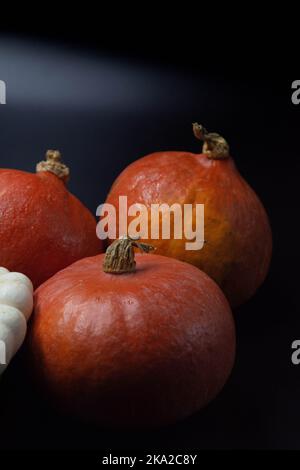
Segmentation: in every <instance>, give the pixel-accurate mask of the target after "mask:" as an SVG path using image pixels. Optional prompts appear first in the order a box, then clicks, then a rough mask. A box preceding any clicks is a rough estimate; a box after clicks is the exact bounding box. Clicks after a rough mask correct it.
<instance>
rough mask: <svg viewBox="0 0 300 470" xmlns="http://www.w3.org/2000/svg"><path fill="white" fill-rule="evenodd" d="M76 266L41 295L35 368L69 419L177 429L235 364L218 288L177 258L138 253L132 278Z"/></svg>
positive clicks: (96, 260) (96, 261)
mask: <svg viewBox="0 0 300 470" xmlns="http://www.w3.org/2000/svg"><path fill="white" fill-rule="evenodd" d="M103 256H104V255H98V256H95V257H91V258H86V259H83V260H80V261H78V262H76V263H74V264H73V265H71V266H69V267H68V268H66V269H64V270H63V271H60V272H59V273H57V274H56V275H55V276H54V277H52V278H51V279H49V280H48V281H46V282H45V283H44V284H43V285H41V286H40V287H39V288H38V289H37V291H36V292H35V311H34V315H33V318H32V323H31V329H30V334H29V351H30V352H31V357H30V363H31V366H33V367H34V370H35V373H36V375H37V377H38V378H39V380H40V382H41V383H42V384H43V385H44V386H45V388H46V390H47V391H48V396H49V395H50V396H51V395H52V396H53V397H55V400H56V401H57V402H58V403H60V406H61V407H62V408H63V410H64V411H68V412H70V413H72V414H73V416H78V417H81V418H83V419H85V420H91V421H95V422H96V423H98V424H100V425H104V426H108V427H121V428H122V427H125V428H126V427H144V428H147V427H157V426H162V425H166V424H169V423H173V422H174V421H176V420H178V419H182V418H184V417H186V416H188V415H190V414H192V413H193V412H195V411H197V410H199V409H200V408H202V407H203V406H204V405H206V404H207V403H208V402H209V401H210V400H212V399H213V398H214V397H215V395H216V394H217V393H218V392H219V391H220V390H221V388H222V387H223V385H224V383H225V382H226V380H227V378H228V376H229V374H230V371H231V369H232V366H233V362H234V356H235V328H234V322H233V318H232V314H231V311H230V307H229V304H228V302H227V300H226V298H225V296H224V295H223V293H222V292H221V290H220V289H219V287H218V286H217V285H216V284H215V283H214V282H213V281H212V280H211V279H210V278H209V277H208V276H206V274H204V273H202V272H201V271H200V270H198V269H197V268H195V267H194V266H191V265H189V264H187V263H182V262H180V261H177V260H175V259H172V258H167V257H162V256H156V255H150V254H149V255H146V254H143V255H142V254H137V255H136V261H137V270H136V272H135V273H127V274H119V275H116V274H107V273H104V272H103V271H102V263H103Z"/></svg>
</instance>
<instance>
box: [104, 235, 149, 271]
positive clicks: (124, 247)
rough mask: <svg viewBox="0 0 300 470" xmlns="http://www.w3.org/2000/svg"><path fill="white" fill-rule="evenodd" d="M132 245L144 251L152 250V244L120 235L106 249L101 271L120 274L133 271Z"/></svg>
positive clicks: (134, 263)
mask: <svg viewBox="0 0 300 470" xmlns="http://www.w3.org/2000/svg"><path fill="white" fill-rule="evenodd" d="M134 247H136V248H139V249H140V250H141V251H144V252H145V253H149V251H152V250H154V247H153V246H152V245H148V244H146V243H141V242H139V241H138V239H134V238H131V237H127V236H124V237H121V238H119V239H118V240H115V241H114V242H113V243H112V244H111V245H110V246H109V247H108V248H107V250H106V253H105V257H104V261H103V271H104V272H105V273H112V274H122V273H132V272H134V271H135V266H136V262H135V260H134V249H133V248H134Z"/></svg>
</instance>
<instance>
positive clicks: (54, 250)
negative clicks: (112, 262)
mask: <svg viewBox="0 0 300 470" xmlns="http://www.w3.org/2000/svg"><path fill="white" fill-rule="evenodd" d="M0 215H1V219H0V246H1V249H0V266H5V267H6V268H7V269H9V270H10V271H18V272H22V273H24V274H26V275H27V276H28V277H29V278H30V279H31V280H32V282H33V284H34V286H35V287H37V286H38V285H40V284H41V283H42V282H44V281H45V280H46V279H48V278H49V277H50V276H52V275H53V274H55V273H56V272H57V271H59V270H60V269H62V268H65V267H66V266H68V265H69V264H71V263H73V262H74V261H77V260H78V259H80V258H83V257H85V256H91V255H95V254H97V253H99V252H101V248H102V243H101V241H100V240H99V239H98V238H97V236H96V221H95V219H94V217H93V216H92V214H91V213H90V212H89V210H88V209H87V208H86V207H85V206H84V205H83V204H82V203H81V202H80V201H79V200H78V199H77V198H76V197H75V196H73V195H72V194H70V192H69V191H68V189H67V188H66V186H65V184H64V183H63V182H62V181H61V180H60V179H59V178H58V177H57V176H55V175H54V174H52V173H50V172H42V173H38V174H33V173H27V172H24V171H18V170H5V169H1V170H0Z"/></svg>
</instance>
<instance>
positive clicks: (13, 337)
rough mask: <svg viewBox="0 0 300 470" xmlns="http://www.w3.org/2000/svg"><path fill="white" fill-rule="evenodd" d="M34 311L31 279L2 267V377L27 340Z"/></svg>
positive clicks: (0, 353)
mask: <svg viewBox="0 0 300 470" xmlns="http://www.w3.org/2000/svg"><path fill="white" fill-rule="evenodd" d="M32 309H33V286H32V283H31V281H30V279H29V278H28V277H27V276H25V275H24V274H21V273H16V272H9V271H8V269H6V268H1V267H0V375H1V374H2V372H4V370H5V369H6V367H7V366H8V364H9V362H10V361H11V359H12V358H13V356H14V355H15V354H16V352H17V351H18V349H19V348H20V347H21V345H22V343H23V341H24V339H25V336H26V330H27V323H26V322H27V320H28V319H29V317H30V315H31V313H32Z"/></svg>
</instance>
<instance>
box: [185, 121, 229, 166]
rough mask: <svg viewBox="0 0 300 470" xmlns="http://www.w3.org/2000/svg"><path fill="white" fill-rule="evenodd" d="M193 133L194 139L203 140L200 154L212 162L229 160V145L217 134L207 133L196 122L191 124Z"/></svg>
mask: <svg viewBox="0 0 300 470" xmlns="http://www.w3.org/2000/svg"><path fill="white" fill-rule="evenodd" d="M193 132H194V136H195V137H196V139H199V140H203V142H204V144H203V149H202V152H203V153H204V154H205V155H206V156H207V158H210V159H212V160H224V159H225V158H229V145H228V143H227V142H226V140H225V139H224V138H223V137H222V136H220V135H219V134H215V133H211V132H208V131H207V130H206V129H205V127H203V126H201V124H198V123H197V122H194V123H193Z"/></svg>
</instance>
